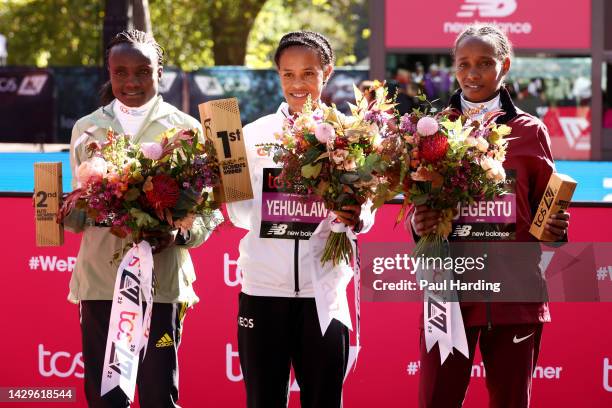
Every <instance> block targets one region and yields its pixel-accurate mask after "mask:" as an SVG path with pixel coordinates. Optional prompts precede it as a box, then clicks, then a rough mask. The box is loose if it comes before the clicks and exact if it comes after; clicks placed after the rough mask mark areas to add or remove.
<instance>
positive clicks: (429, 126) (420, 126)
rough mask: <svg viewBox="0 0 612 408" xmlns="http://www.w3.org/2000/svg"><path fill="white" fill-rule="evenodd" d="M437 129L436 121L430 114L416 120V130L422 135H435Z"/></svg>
mask: <svg viewBox="0 0 612 408" xmlns="http://www.w3.org/2000/svg"><path fill="white" fill-rule="evenodd" d="M438 129H439V126H438V122H437V121H436V120H435V119H434V118H432V117H430V116H425V117H422V118H421V119H419V121H418V122H417V132H419V134H421V135H422V136H431V135H435V134H436V132H437V131H438Z"/></svg>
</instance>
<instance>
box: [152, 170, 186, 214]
mask: <svg viewBox="0 0 612 408" xmlns="http://www.w3.org/2000/svg"><path fill="white" fill-rule="evenodd" d="M151 183H153V189H151V190H149V191H147V192H146V195H147V200H148V201H149V203H150V204H151V206H152V207H153V208H155V210H156V211H161V210H163V209H165V208H172V207H174V206H175V205H176V202H177V201H178V198H179V186H178V184H177V183H176V180H174V179H173V178H172V177H170V176H168V175H166V174H159V175H157V176H153V178H152V179H151Z"/></svg>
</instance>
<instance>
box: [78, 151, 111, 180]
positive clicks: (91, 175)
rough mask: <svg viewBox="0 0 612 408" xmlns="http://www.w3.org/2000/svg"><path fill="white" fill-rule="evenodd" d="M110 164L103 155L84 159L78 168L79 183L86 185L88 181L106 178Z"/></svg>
mask: <svg viewBox="0 0 612 408" xmlns="http://www.w3.org/2000/svg"><path fill="white" fill-rule="evenodd" d="M107 169H108V164H107V163H106V161H105V160H104V159H103V158H101V157H92V158H91V159H89V160H87V161H84V162H83V163H81V164H80V165H79V167H78V168H77V180H78V182H79V185H81V186H85V185H86V184H87V183H89V182H91V181H92V180H93V181H99V180H102V178H104V175H106V171H107Z"/></svg>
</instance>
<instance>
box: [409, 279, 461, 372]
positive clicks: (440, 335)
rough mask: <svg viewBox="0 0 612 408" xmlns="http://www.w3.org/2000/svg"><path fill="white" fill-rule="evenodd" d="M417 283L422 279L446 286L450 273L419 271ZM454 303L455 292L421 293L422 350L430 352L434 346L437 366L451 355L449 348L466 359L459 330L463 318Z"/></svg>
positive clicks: (459, 309)
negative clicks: (436, 352) (438, 362)
mask: <svg viewBox="0 0 612 408" xmlns="http://www.w3.org/2000/svg"><path fill="white" fill-rule="evenodd" d="M417 274H418V275H419V277H417V279H425V280H427V282H430V283H440V282H444V281H446V282H447V283H448V282H449V281H450V280H451V279H452V271H451V270H442V271H439V270H427V269H419V270H418V271H417ZM454 299H457V294H456V291H454V290H446V291H436V292H433V291H431V290H429V289H426V290H425V291H424V302H423V318H424V319H425V322H424V326H423V327H424V329H425V346H426V348H427V352H430V351H431V349H432V348H433V346H434V345H435V344H436V343H438V349H439V350H440V364H444V361H446V358H447V357H448V355H449V354H453V348H455V349H457V350H459V352H460V353H461V354H463V355H464V356H466V357H467V358H469V349H468V344H467V338H466V335H465V327H464V326H463V317H462V316H461V308H460V307H459V302H456V301H451V300H454Z"/></svg>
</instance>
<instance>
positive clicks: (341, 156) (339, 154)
mask: <svg viewBox="0 0 612 408" xmlns="http://www.w3.org/2000/svg"><path fill="white" fill-rule="evenodd" d="M348 154H349V152H348V151H346V150H344V149H336V150H334V151H333V152H331V159H332V160H333V162H334V163H335V164H338V165H341V164H342V162H344V160H346V158H347V157H348Z"/></svg>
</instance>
